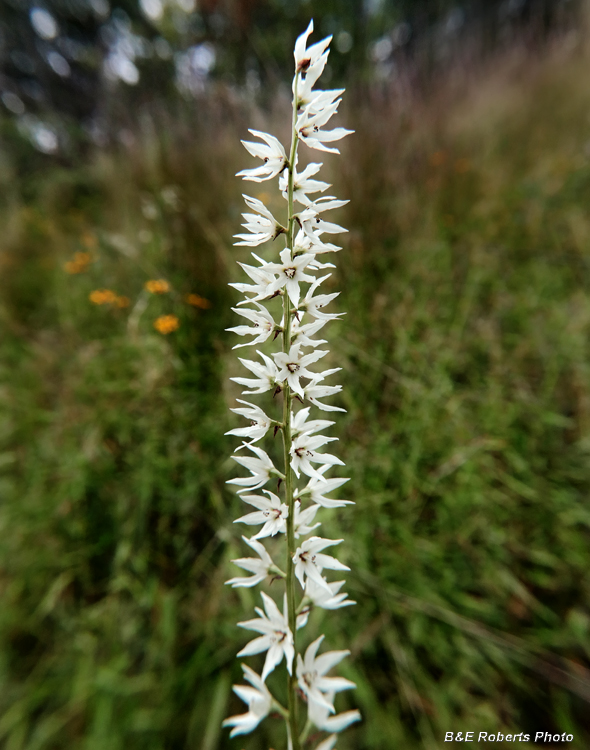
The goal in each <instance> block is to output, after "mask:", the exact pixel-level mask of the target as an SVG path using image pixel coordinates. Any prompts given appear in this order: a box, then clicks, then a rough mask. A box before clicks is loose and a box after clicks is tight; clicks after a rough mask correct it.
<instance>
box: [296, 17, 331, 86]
mask: <svg viewBox="0 0 590 750" xmlns="http://www.w3.org/2000/svg"><path fill="white" fill-rule="evenodd" d="M312 31H313V21H310V22H309V25H308V27H307V29H306V30H305V31H304V32H303V34H300V35H299V36H298V37H297V40H296V41H295V49H294V50H293V56H294V57H295V70H296V72H297V73H300V72H304V73H305V71H306V70H309V68H310V67H311V66H312V65H316V64H317V62H318V61H319V60H320V59H321V58H322V57H323V56H324V55H325V54H326V50H327V48H328V47H329V45H330V42H331V41H332V37H331V36H327V37H326V38H325V39H322V40H321V41H320V42H316V43H315V44H312V45H311V47H307V39H308V37H309V35H310V34H311V32H312ZM326 56H327V55H326ZM324 64H325V63H324Z"/></svg>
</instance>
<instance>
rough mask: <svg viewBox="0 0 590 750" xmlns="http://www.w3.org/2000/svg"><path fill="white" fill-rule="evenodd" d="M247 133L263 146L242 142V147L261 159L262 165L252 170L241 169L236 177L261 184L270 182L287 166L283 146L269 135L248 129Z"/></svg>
mask: <svg viewBox="0 0 590 750" xmlns="http://www.w3.org/2000/svg"><path fill="white" fill-rule="evenodd" d="M248 132H249V133H252V135H253V136H254V137H256V138H260V139H261V140H263V141H264V144H262V143H254V142H252V141H242V145H243V146H244V148H245V149H246V151H248V153H250V154H251V155H252V156H256V157H257V158H258V159H262V160H263V162H264V164H263V165H262V166H260V167H255V168H254V169H243V170H242V171H241V172H238V173H237V175H236V177H242V178H243V179H244V180H251V181H252V182H263V180H270V179H271V178H272V177H276V176H277V175H278V174H279V173H280V172H282V171H283V169H284V168H285V166H286V165H287V154H286V153H285V149H284V148H283V144H282V143H281V142H280V141H279V139H278V138H275V137H274V135H270V134H269V133H262V132H260V130H250V129H248Z"/></svg>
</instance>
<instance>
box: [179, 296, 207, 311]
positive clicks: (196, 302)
mask: <svg viewBox="0 0 590 750" xmlns="http://www.w3.org/2000/svg"><path fill="white" fill-rule="evenodd" d="M185 299H186V301H187V302H188V303H189V305H192V306H193V307H200V308H201V310H208V309H209V308H210V307H211V302H209V300H208V299H205V297H201V296H199V295H198V294H187V295H186V298H185Z"/></svg>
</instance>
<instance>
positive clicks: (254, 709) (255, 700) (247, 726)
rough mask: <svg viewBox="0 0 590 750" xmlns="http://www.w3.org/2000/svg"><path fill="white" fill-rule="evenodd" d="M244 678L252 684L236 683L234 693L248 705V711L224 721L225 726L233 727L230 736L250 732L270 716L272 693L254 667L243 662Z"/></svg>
mask: <svg viewBox="0 0 590 750" xmlns="http://www.w3.org/2000/svg"><path fill="white" fill-rule="evenodd" d="M242 669H243V671H244V679H245V680H246V681H247V682H249V683H250V685H252V687H248V686H247V685H234V686H233V691H234V693H235V694H236V695H237V696H238V697H239V698H241V700H243V701H244V703H245V704H246V705H247V706H248V713H246V714H240V715H239V716H230V717H229V719H226V720H225V721H224V722H223V725H222V726H224V727H233V729H232V730H231V732H230V734H229V736H230V737H235V736H236V735H238V734H249V733H250V732H251V731H252V730H253V729H256V727H257V726H258V725H259V724H260V722H261V721H262V719H264V718H265V717H266V716H268V714H269V712H270V709H271V706H272V695H271V694H270V692H269V691H268V688H267V687H266V685H265V684H264V680H263V679H262V678H261V677H260V675H257V674H256V672H254V670H253V669H250V667H247V666H246V665H245V664H242Z"/></svg>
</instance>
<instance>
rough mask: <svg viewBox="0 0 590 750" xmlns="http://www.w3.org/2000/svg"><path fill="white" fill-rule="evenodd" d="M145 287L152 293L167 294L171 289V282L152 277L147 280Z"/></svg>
mask: <svg viewBox="0 0 590 750" xmlns="http://www.w3.org/2000/svg"><path fill="white" fill-rule="evenodd" d="M145 288H146V289H147V290H148V292H151V293H152V294H165V293H166V292H169V291H170V284H169V283H168V282H167V281H165V280H164V279H150V281H146V282H145Z"/></svg>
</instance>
